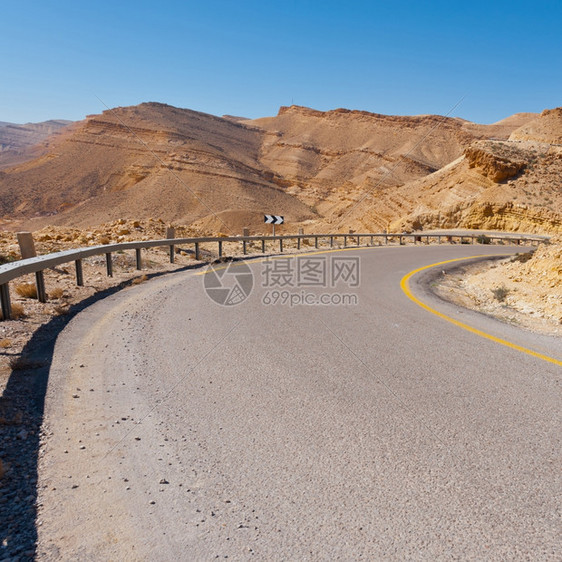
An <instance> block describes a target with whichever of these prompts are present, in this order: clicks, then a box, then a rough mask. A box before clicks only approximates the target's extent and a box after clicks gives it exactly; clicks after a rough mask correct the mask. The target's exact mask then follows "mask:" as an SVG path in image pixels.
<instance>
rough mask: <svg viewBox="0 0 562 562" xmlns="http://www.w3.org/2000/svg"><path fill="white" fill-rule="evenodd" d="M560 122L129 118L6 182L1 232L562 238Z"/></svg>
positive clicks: (93, 121)
mask: <svg viewBox="0 0 562 562" xmlns="http://www.w3.org/2000/svg"><path fill="white" fill-rule="evenodd" d="M560 111H561V110H550V111H548V110H547V111H545V112H543V114H541V115H537V114H530V113H521V114H516V115H513V116H511V117H509V118H507V119H504V120H502V121H499V122H498V123H495V124H492V125H479V124H475V123H471V122H468V121H465V120H463V119H459V118H451V117H443V116H438V115H419V116H411V117H407V116H387V115H379V114H373V113H367V112H362V111H351V110H345V109H337V110H332V111H325V112H322V111H316V110H313V109H309V108H304V107H299V106H291V107H282V108H281V109H280V110H279V113H278V114H277V115H276V116H274V117H266V118H261V119H254V120H247V119H243V118H233V117H228V116H226V117H216V116H212V115H208V114H204V113H199V112H195V111H191V110H187V109H179V108H175V107H171V106H168V105H164V104H159V103H144V104H141V105H138V106H132V107H118V108H114V109H110V110H107V111H104V112H103V113H102V114H100V115H92V116H89V117H88V118H87V119H85V120H84V121H81V122H76V123H73V124H72V125H70V126H66V127H64V128H63V129H61V130H59V131H58V133H57V134H56V135H54V136H49V137H47V138H46V139H44V140H43V141H42V142H41V143H39V144H38V145H35V147H34V151H35V152H34V151H29V150H28V152H27V153H26V154H27V160H26V161H25V162H20V163H18V164H17V165H13V166H11V167H4V168H3V169H2V170H1V171H0V226H1V227H2V228H3V229H4V230H10V231H14V230H17V229H20V228H25V229H30V230H38V229H40V228H42V227H44V226H47V225H57V226H70V227H77V228H91V227H95V226H97V225H99V224H102V223H107V222H111V221H115V220H118V219H127V220H142V219H148V218H150V217H156V218H161V219H163V220H164V221H166V222H175V223H177V224H181V225H184V226H186V227H189V228H192V229H194V230H196V231H199V232H201V233H204V234H219V233H225V234H238V233H240V232H241V230H242V229H243V228H245V227H247V228H250V231H251V232H252V233H261V232H265V231H266V230H265V228H264V225H263V214H264V213H273V214H281V215H284V216H285V218H286V224H285V225H284V226H283V232H296V231H297V229H298V228H310V229H313V230H315V231H318V232H322V231H324V232H328V231H340V232H341V231H344V230H347V229H350V228H351V229H354V230H356V231H359V230H360V231H365V232H380V231H382V230H384V229H391V230H395V231H399V230H413V229H414V230H415V229H424V228H426V229H427V228H434V227H442V228H452V227H456V226H459V227H469V228H497V229H507V230H514V231H525V232H558V231H560V230H561V228H562V227H561V221H560V212H561V205H560V190H559V189H558V183H557V178H558V172H559V171H558V168H559V167H560V162H561V160H560V158H561V152H560V151H561V150H562V148H561V147H560V146H558V144H560V136H561V133H560V130H561V129H562V125H561V122H562V118H561V116H560ZM37 154H39V156H37ZM77 162H79V163H80V165H79V166H78V165H77Z"/></svg>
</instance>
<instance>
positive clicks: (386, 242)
mask: <svg viewBox="0 0 562 562" xmlns="http://www.w3.org/2000/svg"><path fill="white" fill-rule="evenodd" d="M384 243H385V246H388V234H387V233H386V232H385V233H384Z"/></svg>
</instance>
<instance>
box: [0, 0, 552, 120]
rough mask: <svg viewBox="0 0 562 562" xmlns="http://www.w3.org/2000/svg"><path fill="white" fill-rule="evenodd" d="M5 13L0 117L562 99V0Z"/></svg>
mask: <svg viewBox="0 0 562 562" xmlns="http://www.w3.org/2000/svg"><path fill="white" fill-rule="evenodd" d="M0 19H1V21H2V24H1V28H0V29H1V33H0V49H1V52H2V54H3V56H2V63H1V66H0V69H1V72H0V121H12V122H17V123H23V122H28V121H42V120H46V119H51V118H66V119H73V120H75V119H82V118H84V117H85V116H86V115H87V114H92V113H100V112H101V111H103V110H104V109H106V107H105V106H106V105H107V106H108V107H115V106H118V105H134V104H137V103H140V102H143V101H160V102H164V103H169V104H171V105H176V106H178V107H187V108H190V109H195V110H198V111H204V112H207V113H213V114H215V115H223V114H225V113H228V114H232V115H242V116H247V117H262V116H268V115H275V114H276V113H277V111H278V108H279V106H281V105H290V104H291V103H295V104H298V105H305V106H309V107H313V108H315V109H321V110H327V109H333V108H336V107H346V108H349V109H362V110H366V111H373V112H378V113H386V114H400V115H412V114H420V113H437V114H441V115H445V114H449V113H450V114H451V115H452V116H459V117H464V118H465V119H470V120H473V121H477V122H480V123H489V122H493V121H497V120H499V119H502V118H504V117H507V116H508V115H511V114H512V113H515V112H520V111H541V110H542V109H544V108H550V107H556V106H560V105H562V40H561V39H560V36H561V34H560V29H561V28H562V2H560V1H559V0H556V1H543V2H541V1H536V2H517V1H512V2H503V1H498V2H494V1H493V0H489V1H487V2H480V1H471V2H455V1H448V2H441V1H434V2H431V1H427V2H421V1H419V2H401V1H396V2H394V1H392V2H391V1H385V2H378V1H373V2H363V1H356V2H354V1H353V0H350V1H349V2H343V1H340V2H336V1H332V0H323V1H306V0H304V1H293V0H284V1H276V2H273V1H268V0H262V1H259V2H254V1H246V2H245V1H243V0H239V1H230V2H227V1H218V0H202V1H197V2H191V1H185V2H174V1H166V0H163V1H161V2H158V3H157V2H145V1H142V0H137V1H135V2H130V1H128V0H121V1H119V0H114V1H113V2H107V1H105V0H101V1H97V2H79V1H76V0H74V1H72V2H70V1H58V2H53V1H49V0H43V1H41V2H38V1H26V0H19V1H18V2H8V1H7V0H4V1H3V2H2V5H1V7H0ZM98 98H99V99H98ZM100 100H101V101H100Z"/></svg>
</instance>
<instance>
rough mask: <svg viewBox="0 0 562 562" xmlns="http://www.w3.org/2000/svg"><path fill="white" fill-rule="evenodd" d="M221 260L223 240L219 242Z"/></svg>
mask: <svg viewBox="0 0 562 562" xmlns="http://www.w3.org/2000/svg"><path fill="white" fill-rule="evenodd" d="M219 258H222V240H219Z"/></svg>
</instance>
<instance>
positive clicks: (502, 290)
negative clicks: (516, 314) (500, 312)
mask: <svg viewBox="0 0 562 562" xmlns="http://www.w3.org/2000/svg"><path fill="white" fill-rule="evenodd" d="M490 290H491V291H492V294H493V295H494V298H495V299H496V300H497V301H498V302H505V299H506V297H507V295H509V289H508V288H507V287H506V286H505V285H500V286H499V287H496V288H495V289H490Z"/></svg>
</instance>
